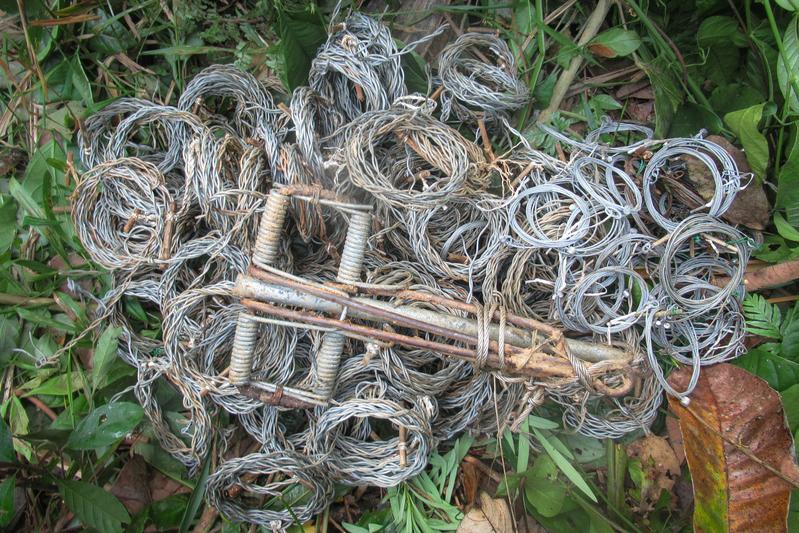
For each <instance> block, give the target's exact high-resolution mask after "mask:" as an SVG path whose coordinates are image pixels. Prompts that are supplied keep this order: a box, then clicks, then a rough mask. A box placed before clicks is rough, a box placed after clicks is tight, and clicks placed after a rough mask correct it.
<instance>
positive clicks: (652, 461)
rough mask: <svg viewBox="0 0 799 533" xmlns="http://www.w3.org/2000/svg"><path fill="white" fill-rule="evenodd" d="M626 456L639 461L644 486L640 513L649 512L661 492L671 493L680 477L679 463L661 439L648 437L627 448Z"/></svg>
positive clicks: (666, 442)
mask: <svg viewBox="0 0 799 533" xmlns="http://www.w3.org/2000/svg"><path fill="white" fill-rule="evenodd" d="M627 455H629V456H630V457H633V458H635V459H638V460H639V461H641V468H642V469H643V472H644V479H645V484H644V486H643V487H642V488H641V509H640V510H641V511H642V512H646V511H651V510H652V509H653V508H654V505H655V504H656V503H657V501H658V500H659V499H660V494H661V492H662V491H664V490H665V491H669V492H670V491H671V489H672V488H673V487H674V482H675V480H676V479H677V478H678V477H679V475H680V462H679V460H678V459H677V456H676V455H675V453H674V450H673V449H672V448H671V446H669V443H668V441H667V440H666V439H664V438H663V437H658V436H657V435H649V436H646V437H642V438H640V439H638V440H637V441H635V442H633V443H631V444H629V445H628V446H627Z"/></svg>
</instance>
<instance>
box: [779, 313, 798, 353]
mask: <svg viewBox="0 0 799 533" xmlns="http://www.w3.org/2000/svg"><path fill="white" fill-rule="evenodd" d="M780 331H781V332H782V345H781V350H780V351H781V353H782V355H784V356H785V357H787V358H789V359H791V360H794V361H799V320H797V319H796V317H795V316H794V314H793V313H791V320H790V321H789V320H788V317H786V319H785V322H784V323H783V324H782V328H781V329H780Z"/></svg>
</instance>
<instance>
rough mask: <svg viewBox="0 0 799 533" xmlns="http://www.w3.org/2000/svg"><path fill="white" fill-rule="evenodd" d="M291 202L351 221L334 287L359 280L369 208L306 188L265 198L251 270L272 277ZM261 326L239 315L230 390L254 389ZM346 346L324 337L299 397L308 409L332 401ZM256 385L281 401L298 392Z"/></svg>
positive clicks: (334, 335) (335, 336) (334, 336)
mask: <svg viewBox="0 0 799 533" xmlns="http://www.w3.org/2000/svg"><path fill="white" fill-rule="evenodd" d="M292 198H293V199H295V200H303V201H308V202H317V203H319V204H321V205H326V206H329V207H333V208H335V209H337V210H339V211H341V212H344V213H347V214H349V215H350V223H349V228H348V229H347V237H346V239H345V241H344V250H343V251H342V254H341V263H340V264H339V268H338V273H337V275H336V281H337V282H338V283H343V284H353V283H357V282H358V281H359V280H360V274H361V267H362V265H363V257H364V254H365V253H366V244H367V241H368V239H369V235H370V232H371V228H372V214H371V209H372V208H371V206H367V205H360V204H353V203H348V202H345V201H342V200H341V199H339V198H338V197H336V196H335V195H333V194H332V193H329V192H327V191H321V190H319V189H313V188H310V187H303V186H289V187H282V188H275V189H272V191H271V192H270V193H269V197H268V198H267V201H266V208H265V210H264V213H263V215H262V216H261V223H260V227H259V230H258V237H257V239H256V242H255V250H254V252H253V256H252V263H253V267H254V268H257V269H261V270H266V271H273V272H274V271H276V267H277V259H278V256H279V248H280V237H281V234H282V230H283V225H284V223H285V220H286V213H287V212H288V205H289V200H291V199H292ZM345 315H346V308H343V309H342V316H345ZM259 321H260V320H259V318H258V317H256V316H254V315H252V314H250V313H248V312H246V311H242V312H241V314H240V315H239V319H238V323H237V325H236V334H235V337H234V340H233V352H232V354H231V360H230V374H229V379H230V382H231V383H232V384H234V385H238V386H241V385H247V384H250V385H256V384H254V383H250V377H251V375H252V361H253V357H254V352H255V345H256V342H257V337H258V335H257V329H258V322H259ZM345 340H346V336H345V335H344V334H343V333H341V332H339V331H330V332H327V333H325V335H324V337H323V339H322V345H321V347H320V348H319V351H318V352H317V354H316V377H315V382H314V385H313V390H312V391H307V392H308V393H309V394H308V395H306V394H302V396H303V398H302V399H303V400H306V401H309V403H316V404H325V403H326V402H327V400H329V399H330V397H331V396H332V394H333V392H334V390H335V385H336V376H337V374H338V368H339V362H340V360H341V354H342V353H343V350H344V342H345ZM257 385H258V387H259V388H263V389H265V390H267V391H269V392H278V393H279V394H280V395H282V394H285V395H287V396H297V395H298V394H297V393H299V392H300V391H298V390H296V389H287V388H283V387H280V386H277V385H273V384H267V383H258V384H257Z"/></svg>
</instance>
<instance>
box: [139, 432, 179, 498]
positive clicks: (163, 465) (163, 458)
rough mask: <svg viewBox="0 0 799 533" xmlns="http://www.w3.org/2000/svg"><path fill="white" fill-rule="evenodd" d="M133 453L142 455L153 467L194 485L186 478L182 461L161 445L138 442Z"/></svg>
mask: <svg viewBox="0 0 799 533" xmlns="http://www.w3.org/2000/svg"><path fill="white" fill-rule="evenodd" d="M133 453H135V454H137V455H140V456H142V458H144V460H145V461H147V463H149V464H150V466H152V467H153V468H155V469H156V470H158V471H159V472H161V473H162V474H164V475H165V476H167V477H169V478H172V479H173V480H175V481H177V482H178V483H182V484H183V485H185V486H187V487H191V486H192V485H191V484H190V483H189V481H188V480H187V479H186V477H185V476H186V467H185V466H183V465H182V464H181V463H180V461H178V460H177V459H175V458H174V457H172V456H171V455H169V454H168V453H167V452H165V451H164V450H163V448H161V447H160V446H157V445H154V444H149V443H146V442H141V441H139V442H136V444H134V445H133Z"/></svg>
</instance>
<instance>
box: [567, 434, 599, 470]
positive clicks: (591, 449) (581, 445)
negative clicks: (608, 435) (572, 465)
mask: <svg viewBox="0 0 799 533" xmlns="http://www.w3.org/2000/svg"><path fill="white" fill-rule="evenodd" d="M561 438H562V439H563V440H564V442H565V444H566V445H567V446H568V447H569V449H571V450H572V453H573V455H574V458H575V460H576V461H577V462H578V463H580V464H590V463H594V462H596V461H600V460H602V463H603V464H604V462H605V461H604V458H605V454H606V453H607V450H606V449H605V445H604V444H603V442H602V441H601V440H599V439H597V438H594V437H587V436H585V435H582V434H580V433H573V434H572V433H567V434H564V435H561Z"/></svg>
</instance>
